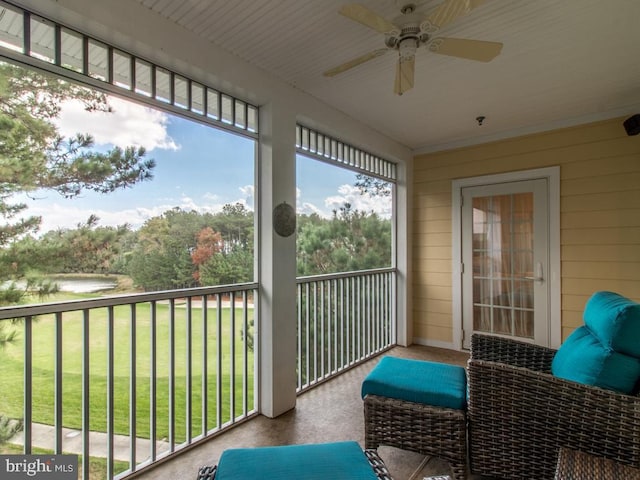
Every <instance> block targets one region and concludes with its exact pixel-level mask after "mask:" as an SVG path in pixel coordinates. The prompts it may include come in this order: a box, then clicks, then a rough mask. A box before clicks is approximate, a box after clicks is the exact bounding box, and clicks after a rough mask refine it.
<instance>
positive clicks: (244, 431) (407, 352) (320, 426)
mask: <svg viewBox="0 0 640 480" xmlns="http://www.w3.org/2000/svg"><path fill="white" fill-rule="evenodd" d="M386 355H395V356H399V357H405V358H417V359H423V360H431V361H437V362H446V363H452V364H457V365H462V366H464V365H466V362H467V359H468V355H467V354H465V353H462V352H455V351H451V350H445V349H440V348H432V347H422V346H411V347H409V348H403V347H395V348H393V349H392V350H390V351H389V352H387V353H386ZM378 361H379V358H377V359H373V360H370V361H368V362H366V363H364V364H362V365H359V366H358V367H356V368H353V369H351V370H349V371H347V372H346V373H344V374H342V375H340V376H338V377H337V378H335V379H332V380H330V381H328V382H325V383H323V384H321V385H319V386H318V387H316V388H313V389H311V390H309V391H307V392H306V393H304V394H302V395H300V396H299V397H298V399H297V405H296V408H295V409H294V410H291V411H289V412H287V413H285V414H283V415H281V416H279V417H278V418H275V419H270V418H266V417H264V416H258V417H256V418H254V419H251V420H249V421H247V422H245V423H242V424H240V425H238V426H237V427H235V428H233V429H232V430H230V431H229V432H227V433H224V434H222V435H219V436H217V437H215V438H213V439H211V440H209V441H207V442H205V443H203V444H202V445H199V446H196V447H194V448H192V449H190V450H187V451H185V452H184V453H182V454H180V455H178V456H177V457H176V458H174V459H172V460H169V461H166V462H164V463H161V464H159V465H157V466H155V467H154V468H152V469H149V470H146V471H143V472H141V473H140V474H138V475H137V478H139V479H144V480H151V479H154V480H163V479H167V480H169V479H171V480H177V479H195V478H196V475H197V473H198V467H200V466H201V465H207V464H215V463H217V461H218V458H219V457H220V455H221V454H222V452H223V451H224V450H225V449H227V448H240V447H254V446H264V445H291V444H301V443H322V442H334V441H344V440H356V441H358V442H359V443H360V445H364V424H363V410H362V400H361V398H360V386H361V383H362V381H363V379H364V378H365V376H366V375H367V374H368V373H369V372H370V371H371V369H372V368H373V367H374V366H375V365H376V364H377V362H378ZM378 453H379V454H380V456H381V457H382V458H383V459H384V461H385V463H386V464H387V467H388V468H389V470H390V471H391V474H392V475H393V478H394V479H395V480H414V479H419V480H422V479H423V477H425V476H429V475H444V474H449V466H448V464H447V463H446V462H443V461H440V460H439V459H437V458H425V457H424V456H423V455H419V454H416V453H413V452H406V451H402V450H399V449H395V448H392V447H380V448H379V449H378Z"/></svg>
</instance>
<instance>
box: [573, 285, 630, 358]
mask: <svg viewBox="0 0 640 480" xmlns="http://www.w3.org/2000/svg"><path fill="white" fill-rule="evenodd" d="M583 318H584V323H585V325H586V326H587V327H589V329H590V330H591V331H592V332H593V334H594V335H595V336H596V337H598V340H600V343H602V345H604V346H605V347H608V348H611V349H612V350H615V351H616V352H620V353H624V354H626V355H631V356H633V357H639V358H640V304H639V303H636V302H634V301H632V300H629V299H628V298H625V297H623V296H622V295H618V294H617V293H613V292H596V293H594V294H593V295H592V296H591V298H589V300H588V301H587V304H586V305H585V307H584V316H583Z"/></svg>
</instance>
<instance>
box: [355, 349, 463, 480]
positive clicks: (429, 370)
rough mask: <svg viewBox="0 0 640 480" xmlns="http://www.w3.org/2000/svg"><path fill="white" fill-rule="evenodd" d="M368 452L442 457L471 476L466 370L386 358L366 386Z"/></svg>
mask: <svg viewBox="0 0 640 480" xmlns="http://www.w3.org/2000/svg"><path fill="white" fill-rule="evenodd" d="M362 395H363V398H364V420H365V447H366V448H369V449H375V448H377V447H378V446H380V445H388V446H392V447H397V448H401V449H403V450H410V451H413V452H418V453H421V454H423V455H429V456H435V457H439V458H441V459H443V460H446V461H447V462H448V463H449V465H450V466H451V472H452V476H453V478H454V479H455V480H462V479H464V478H466V475H467V434H466V433H467V416H466V372H465V369H464V368H463V367H459V366H455V365H447V364H441V363H433V362H424V361H419V360H408V359H401V358H395V357H384V358H383V359H382V360H381V361H380V362H379V363H378V365H377V366H376V367H375V368H374V369H373V370H372V371H371V373H370V374H369V375H368V376H367V378H366V379H365V381H364V382H363V384H362Z"/></svg>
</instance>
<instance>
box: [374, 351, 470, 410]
mask: <svg viewBox="0 0 640 480" xmlns="http://www.w3.org/2000/svg"><path fill="white" fill-rule="evenodd" d="M466 391H467V375H466V372H465V369H464V368H463V367H460V366H457V365H448V364H446V363H435V362H426V361H422V360H410V359H406V358H397V357H383V358H382V360H380V362H378V364H377V365H376V366H375V368H374V369H373V370H372V371H371V373H369V375H367V378H365V380H364V382H363V383H362V398H364V397H365V396H367V395H369V394H371V395H378V396H381V397H388V398H397V399H400V400H407V401H409V402H416V403H424V404H427V405H432V406H434V407H445V408H455V409H458V410H462V409H464V408H465V407H466V404H467V397H466Z"/></svg>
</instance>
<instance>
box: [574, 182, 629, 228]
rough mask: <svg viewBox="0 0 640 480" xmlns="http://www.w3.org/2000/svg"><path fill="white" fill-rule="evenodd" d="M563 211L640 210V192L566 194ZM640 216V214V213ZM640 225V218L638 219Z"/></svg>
mask: <svg viewBox="0 0 640 480" xmlns="http://www.w3.org/2000/svg"><path fill="white" fill-rule="evenodd" d="M561 208H562V212H563V213H569V212H595V211H607V210H618V209H624V210H629V209H636V210H637V211H640V194H638V192H637V191H635V190H627V191H623V192H620V191H616V192H605V193H587V194H582V195H565V196H564V197H562V200H561ZM638 217H639V218H640V215H638ZM638 224H639V225H640V220H638Z"/></svg>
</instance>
